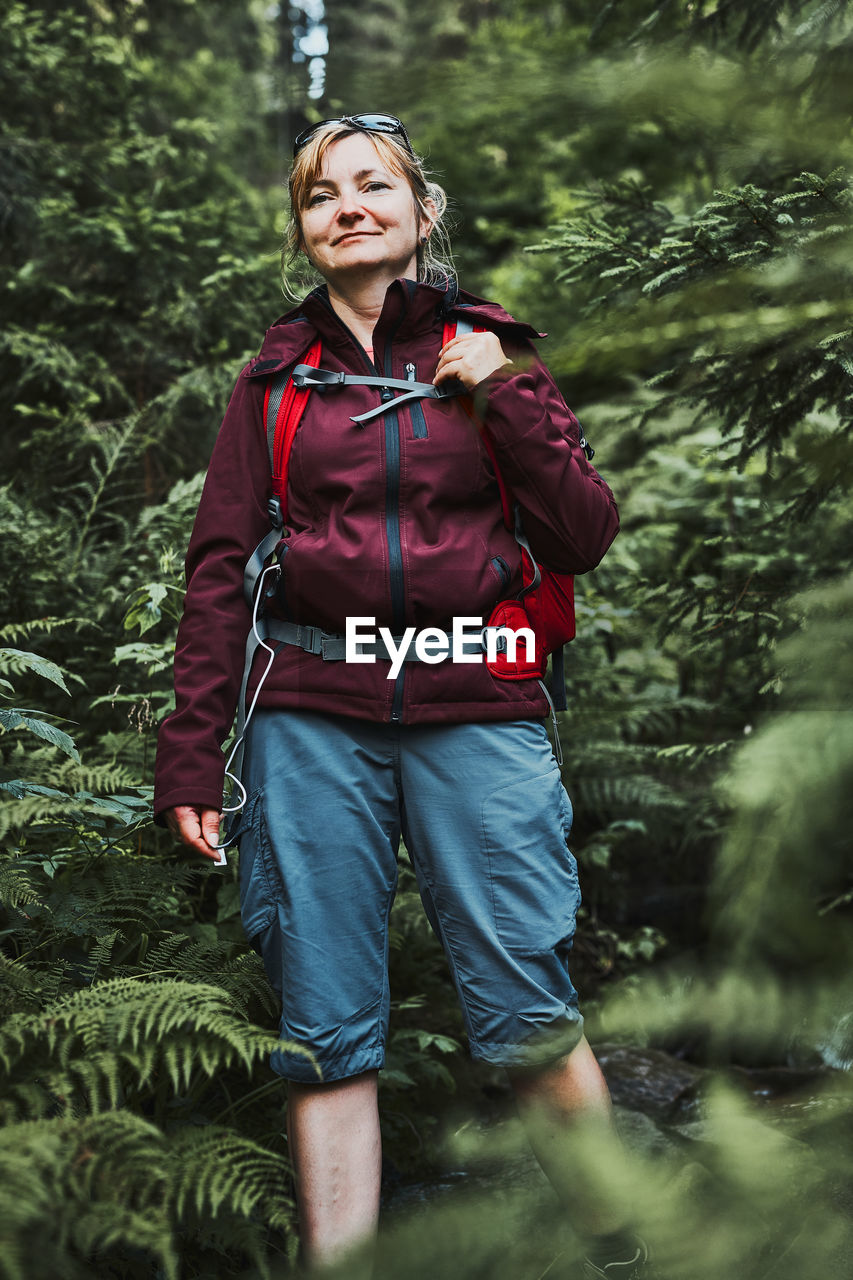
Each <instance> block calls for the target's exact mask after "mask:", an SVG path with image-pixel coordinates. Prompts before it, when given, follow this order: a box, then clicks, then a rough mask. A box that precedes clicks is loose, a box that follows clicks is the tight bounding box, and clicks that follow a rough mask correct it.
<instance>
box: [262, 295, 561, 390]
mask: <svg viewBox="0 0 853 1280" xmlns="http://www.w3.org/2000/svg"><path fill="white" fill-rule="evenodd" d="M462 314H464V315H465V316H466V318H468V319H470V320H473V321H474V322H475V323H476V324H482V325H483V327H484V328H487V329H500V328H511V329H513V330H514V331H515V334H516V335H517V336H523V337H526V338H542V337H544V336H545V335H544V334H542V333H539V332H538V331H537V330H536V329H534V328H532V326H531V325H529V324H523V323H520V322H519V321H517V320H515V319H513V317H512V316H511V315H510V314H509V312H508V311H505V310H504V309H503V307H501V306H498V304H497V303H496V302H488V301H487V300H486V299H484V298H478V297H477V296H476V295H475V294H473V293H467V292H465V291H464V290H461V289H459V287H458V286H457V283H456V281H455V280H454V279H452V278H451V279H449V280H448V281H447V282H446V284H445V285H443V286H437V285H431V284H423V283H420V284H419V283H417V282H415V281H414V280H406V279H399V280H394V281H392V283H391V284H390V285H389V286H388V291H387V293H386V295H385V302H384V305H383V307H382V313H381V315H380V317H379V321H378V323H377V326H376V333H377V336H378V337H379V338H380V339H381V338H382V337H383V336H386V337H387V335H389V334H392V335H393V337H394V340H395V341H397V340H405V339H407V338H410V337H413V336H414V335H415V334H417V333H423V332H428V331H429V330H432V329H435V328H437V327H438V326H439V325H443V324H444V323H445V322H452V320H453V319H454V318H455V317H459V316H461V315H462ZM318 337H319V338H320V340H321V341H323V342H327V343H330V344H332V345H338V344H340V343H341V342H342V341H348V334H347V331H346V329H345V327H344V326H343V325H342V323H341V321H340V320H339V318H338V316H337V315H336V314H335V312H334V310H333V308H332V306H331V303H330V302H329V295H328V291H327V289H326V286H325V285H320V286H319V288H317V289H314V290H312V292H311V293H309V294H308V296H307V297H306V298H304V299H303V301H302V302H301V303H300V304H299V306H298V307H294V308H293V309H292V310H291V311H288V312H286V313H285V314H284V315H283V316H280V317H279V318H278V320H276V321H275V323H274V324H272V325H271V326H270V328H269V329H268V330H267V332H266V336H265V337H264V341H263V344H262V346H261V350H260V353H259V355H258V357H257V358H256V359H255V360H253V361H251V362H250V363H249V365H248V367H247V368H246V370H245V373H246V376H247V377H256V376H263V375H268V374H270V373H272V372H273V371H274V370H276V369H281V368H284V367H285V366H286V365H288V364H292V363H293V362H294V361H296V360H298V359H299V357H300V356H303V355H304V354H305V352H306V351H307V349H308V347H309V346H310V345H311V343H312V342H314V341H315V339H316V338H318Z"/></svg>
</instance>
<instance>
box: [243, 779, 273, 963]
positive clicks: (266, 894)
mask: <svg viewBox="0 0 853 1280" xmlns="http://www.w3.org/2000/svg"><path fill="white" fill-rule="evenodd" d="M263 799H264V795H263V791H262V790H259V791H255V792H254V793H253V794H252V795H251V796H250V797H249V799H248V801H247V802H246V808H245V810H244V812H243V818H242V821H241V823H240V827H239V829H238V833H237V834H238V840H239V846H240V868H239V879H240V919H241V920H242V922H243V930H244V932H245V934H246V937H247V938H248V939H249V941H250V942H252V941H253V939H254V938H256V937H257V935H258V934H259V933H262V932H263V931H264V930H265V929H268V928H269V926H270V925H271V924H272V922H273V920H274V918H275V915H276V909H277V906H278V871H277V869H276V867H275V860H274V858H273V854H272V849H271V848H270V842H269V834H268V831H267V824H266V819H265V816H264V804H263Z"/></svg>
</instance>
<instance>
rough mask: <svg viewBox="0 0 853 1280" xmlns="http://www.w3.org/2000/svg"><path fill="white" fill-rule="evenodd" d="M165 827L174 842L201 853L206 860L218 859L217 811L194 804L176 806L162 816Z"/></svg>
mask: <svg viewBox="0 0 853 1280" xmlns="http://www.w3.org/2000/svg"><path fill="white" fill-rule="evenodd" d="M163 818H164V821H165V823H166V826H167V827H168V828H169V830H170V831H171V833H172V835H173V836H174V837H175V839H176V840H182V841H183V842H184V844H185V845H189V847H190V848H191V849H195V851H196V853H203V854H204V855H205V857H207V858H216V859H217V860H218V859H219V850H218V849H217V848H216V847H215V846H216V845H218V844H219V824H220V822H221V821H222V814H221V813H220V812H219V810H218V809H208V808H201V807H200V806H198V805H194V804H176V805H175V806H174V808H172V809H166V811H165V812H164V814H163Z"/></svg>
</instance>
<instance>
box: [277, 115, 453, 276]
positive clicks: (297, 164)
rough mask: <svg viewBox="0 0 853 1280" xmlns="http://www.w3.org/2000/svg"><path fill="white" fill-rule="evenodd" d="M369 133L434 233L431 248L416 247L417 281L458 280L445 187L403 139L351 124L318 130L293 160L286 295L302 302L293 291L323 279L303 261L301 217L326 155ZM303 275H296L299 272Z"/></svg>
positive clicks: (284, 251) (286, 242)
mask: <svg viewBox="0 0 853 1280" xmlns="http://www.w3.org/2000/svg"><path fill="white" fill-rule="evenodd" d="M361 132H364V133H366V134H367V136H368V137H369V138H370V141H371V142H372V143H373V145H374V147H375V148H376V151H377V153H378V155H379V158H380V160H382V162H383V163H384V164H385V165H387V167H388V168H389V169H390V170H391V172H392V173H396V174H399V176H400V177H402V178H405V180H406V181H407V182H408V184H409V188H410V190H411V192H412V198H413V200H414V203H415V210H416V212H417V215H418V220H419V221H420V219H421V218H424V219H426V221H427V222H429V223H430V226H431V229H430V232H429V235H428V238H427V242H426V244H421V243H418V246H417V252H416V257H417V271H418V276H417V278H418V280H423V281H425V282H426V283H427V284H438V285H443V284H444V283H445V282H446V281H447V280H448V278H451V277H452V276H453V274H454V270H453V256H452V252H451V248H450V239H449V237H448V234H447V227H446V225H445V223H444V220H443V219H444V214H445V212H446V210H447V195H446V193H445V191H444V188H443V187H440V186H439V184H438V183H437V182H432V181H431V180H430V179H429V178H428V177H427V174H426V170H425V168H424V163H423V160H422V159H421V158H420V156H416V155H414V153H413V152H411V151H410V150H409V149H408V147H407V146H406V144H405V143H404V142H403V140H402V138H400V137H398V136H397V135H396V134H388V133H373V132H372V131H371V130H369V129H365V130H360V129H355V128H353V126H352V125H351V124H346V123H343V122H340V123H338V122H333V123H331V124H328V125H325V126H324V127H323V128H322V129H318V130H317V132H316V133H315V134H313V135H312V136H311V137H310V138H309V139H308V141H307V142H306V144H305V146H304V147H303V148H302V149H301V151H300V152H299V154H298V155H297V156H296V157H295V158H294V161H293V165H292V167H291V170H290V177H289V178H288V183H287V186H288V191H289V193H290V219H289V221H288V223H287V226H286V228H285V231H284V243H283V244H282V247H281V269H282V280H283V283H284V289H285V292H286V293H288V294H289V295H290V296H291V297H293V298H296V297H299V296H301V293H297V292H296V289H295V288H294V286H296V287H297V288H301V289H304V288H305V287H306V286H310V285H314V284H317V283H318V281H319V279H320V276H319V273H318V272H317V271H315V270H314V268H313V267H311V265H310V263H309V262H308V259H307V258H303V257H302V254H303V250H302V220H301V216H300V215H301V212H302V210H303V209H304V208H305V207H306V203H307V196H308V192H309V191H310V190H311V187H312V186H313V185H314V183H315V182H316V181H317V180H318V178H319V177H320V174H321V173H322V170H323V161H324V159H325V156H326V152H327V151H328V149H329V147H330V146H331V145H332V143H334V142H338V141H339V140H340V139H341V138H346V137H349V136H350V135H351V134H354V133H361ZM297 263H299V264H300V266H303V264H304V267H303V269H301V270H300V269H298V268H297V270H294V268H295V267H296V266H297Z"/></svg>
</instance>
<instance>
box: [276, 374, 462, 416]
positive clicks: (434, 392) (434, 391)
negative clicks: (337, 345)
mask: <svg viewBox="0 0 853 1280" xmlns="http://www.w3.org/2000/svg"><path fill="white" fill-rule="evenodd" d="M291 377H292V378H293V385H294V386H295V387H296V388H297V389H298V390H300V391H302V390H306V391H311V390H314V391H320V392H325V391H334V390H335V389H336V388H339V387H379V388H381V389H382V390H385V389H387V390H388V391H402V392H403V393H404V394H403V395H400V396H393V397H391V398H389V399H388V400H385V401H383V403H382V404H378V405H376V406H375V408H373V409H368V410H367V411H366V412H365V413H359V414H356V415H354V416H352V417H351V418H350V421H351V422H354V423H355V424H356V426H359V427H363V426H365V425H366V424H367V423H368V422H372V421H373V419H374V418H380V417H381V416H382V415H383V414H384V413H387V412H388V411H389V410H390V409H397V408H399V406H400V405H401V404H408V403H409V402H410V401H412V400H449V399H452V398H453V397H454V396H460V395H464V393H465V388H464V387H463V386H462V385H461V384H460V383H454V384H452V385H451V386H449V387H448V386H440V387H437V386H436V385H435V383H433V382H411V381H407V380H404V379H403V378H385V377H382V376H380V375H379V374H364V375H362V374H356V373H335V372H333V371H332V370H330V369H317V368H315V367H314V366H313V365H310V364H298V365H296V367H295V368H294V370H293V373H292V375H291Z"/></svg>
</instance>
